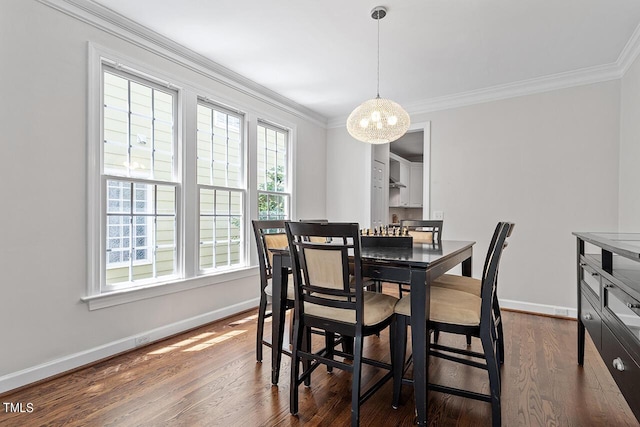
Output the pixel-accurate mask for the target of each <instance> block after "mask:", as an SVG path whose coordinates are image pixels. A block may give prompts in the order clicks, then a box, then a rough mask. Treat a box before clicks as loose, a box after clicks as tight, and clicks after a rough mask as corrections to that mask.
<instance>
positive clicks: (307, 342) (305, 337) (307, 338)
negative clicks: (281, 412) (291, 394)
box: [300, 326, 311, 387]
mask: <svg viewBox="0 0 640 427" xmlns="http://www.w3.org/2000/svg"><path fill="white" fill-rule="evenodd" d="M300 348H302V349H303V351H305V352H307V353H310V352H311V328H309V327H307V326H305V327H304V330H303V334H302V345H301V347H300ZM310 367H311V360H309V359H307V358H306V357H305V358H303V359H302V372H307V371H308V370H309V368H310ZM304 385H305V386H306V387H310V386H311V375H308V376H307V377H306V378H305V379H304Z"/></svg>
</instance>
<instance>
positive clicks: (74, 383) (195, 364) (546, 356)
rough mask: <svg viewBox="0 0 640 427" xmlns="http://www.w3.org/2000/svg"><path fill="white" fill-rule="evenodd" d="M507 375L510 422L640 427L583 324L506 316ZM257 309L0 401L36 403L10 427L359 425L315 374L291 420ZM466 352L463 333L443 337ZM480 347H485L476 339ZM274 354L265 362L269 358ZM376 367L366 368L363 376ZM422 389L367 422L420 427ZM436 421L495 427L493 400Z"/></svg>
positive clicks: (446, 406)
mask: <svg viewBox="0 0 640 427" xmlns="http://www.w3.org/2000/svg"><path fill="white" fill-rule="evenodd" d="M503 317H504V321H505V333H506V357H505V359H506V361H505V364H504V367H503V370H502V375H503V376H502V401H503V406H502V419H503V425H505V426H603V425H608V426H637V425H638V423H637V421H636V420H635V418H634V417H633V415H632V413H631V411H630V409H629V407H628V406H627V404H626V403H625V401H624V399H623V398H622V396H621V394H620V392H619V390H618V389H617V387H616V385H615V383H614V382H613V380H612V378H611V376H610V375H609V373H608V371H607V369H606V367H605V366H604V364H603V362H602V361H601V360H600V358H599V357H598V356H597V354H596V350H595V348H594V346H593V343H591V341H588V343H587V348H586V357H585V360H586V361H585V366H584V368H581V367H579V366H578V365H577V363H576V323H575V321H570V320H560V319H553V318H548V317H539V316H532V315H527V314H522V313H514V312H504V314H503ZM255 319H256V317H255V312H248V313H244V314H241V315H237V316H234V317H232V318H229V319H226V320H223V321H219V322H216V323H213V324H210V325H207V326H204V327H202V328H199V329H197V330H194V331H191V332H188V333H185V334H182V335H180V336H177V337H174V338H171V339H168V340H165V341H162V342H158V343H155V344H152V345H149V346H147V347H144V348H140V349H137V350H136V351H133V352H131V353H128V354H125V355H121V356H118V357H115V358H112V359H110V360H107V361H104V362H101V363H99V364H96V365H95V366H91V367H88V368H85V369H82V370H79V371H77V372H74V373H72V374H69V375H66V376H63V377H60V378H57V379H55V380H52V381H49V382H45V383H42V384H39V385H35V386H32V387H29V388H25V389H22V390H20V391H18V392H14V393H12V394H5V395H3V396H0V401H2V402H14V403H15V402H23V403H32V405H33V412H32V413H22V414H7V413H5V411H4V407H3V406H0V425H1V426H3V427H6V426H35V425H49V426H61V425H65V426H166V425H169V426H189V427H191V426H226V427H234V426H300V425H304V426H343V425H348V424H349V420H350V403H349V393H350V375H349V374H347V373H344V372H341V371H334V373H333V374H328V373H327V372H326V371H324V370H320V369H319V370H317V371H316V372H315V373H314V376H313V377H312V386H311V388H308V389H307V388H304V387H301V388H300V414H299V416H298V417H293V416H291V415H290V414H289V404H288V401H289V400H288V398H289V393H288V392H289V378H288V375H289V364H290V360H289V359H288V358H287V357H285V358H284V362H283V369H282V375H281V380H280V384H279V387H272V386H271V383H270V371H271V362H270V360H269V358H268V357H267V358H266V359H265V360H264V362H263V363H256V361H255V348H254V340H255V322H256V320H255ZM441 339H442V341H443V342H447V343H450V344H451V343H458V344H460V345H464V338H462V339H459V338H458V337H451V336H446V335H443V336H442V338H441ZM473 347H474V348H476V349H479V348H480V344H479V342H478V341H475V339H474V343H473ZM269 354H270V353H269V349H267V348H265V355H269ZM365 354H366V355H368V356H373V357H384V355H387V354H388V335H387V334H383V335H382V336H381V337H380V338H377V337H371V338H367V340H366V350H365ZM375 375H377V374H376V372H375V371H374V370H373V369H371V370H369V369H368V368H367V369H365V370H364V381H365V382H367V381H371V380H372V379H373V378H374V377H375ZM430 381H432V382H442V383H445V384H449V385H454V386H467V387H470V388H473V389H475V390H476V391H484V392H486V391H487V388H488V387H487V381H486V372H484V371H481V370H478V369H474V368H471V367H466V366H459V365H455V364H453V363H451V362H447V361H442V360H434V361H432V362H431V365H430ZM412 399H413V393H412V390H411V388H410V387H405V388H404V389H403V399H402V405H401V407H400V409H398V410H393V409H392V408H391V404H390V403H391V384H390V383H388V384H386V385H385V387H384V388H382V389H381V390H380V391H379V392H378V393H376V394H375V395H374V396H373V397H372V398H371V399H370V400H368V401H367V402H366V403H365V404H364V405H363V407H362V420H361V425H363V426H411V425H413V420H414V407H413V403H412ZM429 420H430V425H432V426H454V425H455V426H482V425H490V422H491V411H490V406H489V404H488V403H484V402H478V401H473V400H468V399H463V398H459V397H455V396H450V395H445V394H440V393H430V395H429Z"/></svg>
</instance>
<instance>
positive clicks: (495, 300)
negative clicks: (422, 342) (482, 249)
mask: <svg viewBox="0 0 640 427" xmlns="http://www.w3.org/2000/svg"><path fill="white" fill-rule="evenodd" d="M499 234H500V229H499V227H498V226H496V229H495V230H494V232H493V236H492V237H491V243H489V249H487V256H486V257H485V259H484V267H483V268H482V277H486V275H487V268H489V261H490V259H491V253H492V252H493V251H494V248H495V245H496V241H497V239H498V235H499ZM496 274H497V273H496ZM497 281H498V277H497V275H496V282H497ZM483 283H484V282H481V284H480V286H481V290H480V294H482V285H483ZM493 318H494V321H495V323H496V331H497V337H498V357H499V359H498V360H499V361H500V364H501V365H502V364H503V363H504V332H503V329H502V315H501V314H500V303H499V302H498V295H494V298H493ZM438 335H439V333H438V331H434V333H433V342H435V343H437V342H438ZM467 346H471V335H467Z"/></svg>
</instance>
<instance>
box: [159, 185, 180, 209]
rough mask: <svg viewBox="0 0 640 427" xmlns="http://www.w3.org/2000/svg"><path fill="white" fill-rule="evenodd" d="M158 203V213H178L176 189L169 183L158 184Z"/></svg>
mask: <svg viewBox="0 0 640 427" xmlns="http://www.w3.org/2000/svg"><path fill="white" fill-rule="evenodd" d="M156 191H157V196H156V197H157V204H156V210H157V213H158V215H164V214H167V215H175V213H176V189H175V187H173V186H169V185H158V186H157V190H156Z"/></svg>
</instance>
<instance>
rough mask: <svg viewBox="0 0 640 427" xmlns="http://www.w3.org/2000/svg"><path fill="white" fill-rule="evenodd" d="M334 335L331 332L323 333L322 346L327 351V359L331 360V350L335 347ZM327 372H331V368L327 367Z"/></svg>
mask: <svg viewBox="0 0 640 427" xmlns="http://www.w3.org/2000/svg"><path fill="white" fill-rule="evenodd" d="M335 341H336V334H334V333H333V332H329V331H325V332H324V345H325V348H326V349H327V358H328V359H333V348H334V347H335V345H336V342H335ZM327 372H333V367H332V366H329V365H327Z"/></svg>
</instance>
